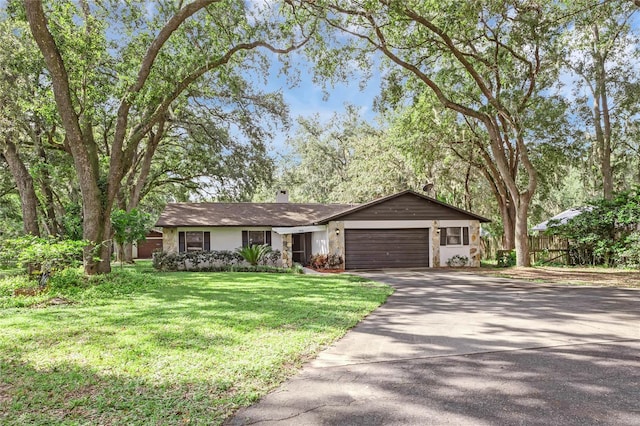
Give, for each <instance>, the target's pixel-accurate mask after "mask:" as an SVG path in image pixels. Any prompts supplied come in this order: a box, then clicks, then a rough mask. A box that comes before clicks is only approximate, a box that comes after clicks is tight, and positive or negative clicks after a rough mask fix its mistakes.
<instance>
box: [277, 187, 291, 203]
mask: <svg viewBox="0 0 640 426" xmlns="http://www.w3.org/2000/svg"><path fill="white" fill-rule="evenodd" d="M288 202H289V192H288V191H287V190H286V189H281V190H280V191H278V192H276V203H288Z"/></svg>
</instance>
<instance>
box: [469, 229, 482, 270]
mask: <svg viewBox="0 0 640 426" xmlns="http://www.w3.org/2000/svg"><path fill="white" fill-rule="evenodd" d="M481 257H482V253H481V252H480V221H478V220H471V221H469V266H471V267H474V268H477V267H479V266H480V259H481Z"/></svg>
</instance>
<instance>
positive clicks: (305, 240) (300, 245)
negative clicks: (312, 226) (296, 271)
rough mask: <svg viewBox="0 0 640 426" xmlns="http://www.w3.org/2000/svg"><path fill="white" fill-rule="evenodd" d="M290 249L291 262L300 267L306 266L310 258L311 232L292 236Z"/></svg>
mask: <svg viewBox="0 0 640 426" xmlns="http://www.w3.org/2000/svg"><path fill="white" fill-rule="evenodd" d="M292 237H293V241H292V243H293V244H292V247H291V255H292V256H293V261H294V262H295V263H299V264H301V265H304V266H307V265H308V264H309V258H310V257H311V254H312V253H311V232H306V233H304V234H293V235H292Z"/></svg>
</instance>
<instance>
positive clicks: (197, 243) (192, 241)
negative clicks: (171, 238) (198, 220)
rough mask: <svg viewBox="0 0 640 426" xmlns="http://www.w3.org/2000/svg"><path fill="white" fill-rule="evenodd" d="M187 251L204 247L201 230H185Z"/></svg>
mask: <svg viewBox="0 0 640 426" xmlns="http://www.w3.org/2000/svg"><path fill="white" fill-rule="evenodd" d="M185 234H186V235H185V237H186V238H185V239H186V244H187V251H200V250H202V249H203V247H204V233H203V232H202V231H189V232H185Z"/></svg>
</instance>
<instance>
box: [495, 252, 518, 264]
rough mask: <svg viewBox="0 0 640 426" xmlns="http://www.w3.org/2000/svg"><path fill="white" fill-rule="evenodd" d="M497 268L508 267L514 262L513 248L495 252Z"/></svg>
mask: <svg viewBox="0 0 640 426" xmlns="http://www.w3.org/2000/svg"><path fill="white" fill-rule="evenodd" d="M496 261H497V266H498V268H508V267H510V266H515V264H516V252H515V251H514V250H498V252H497V253H496Z"/></svg>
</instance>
